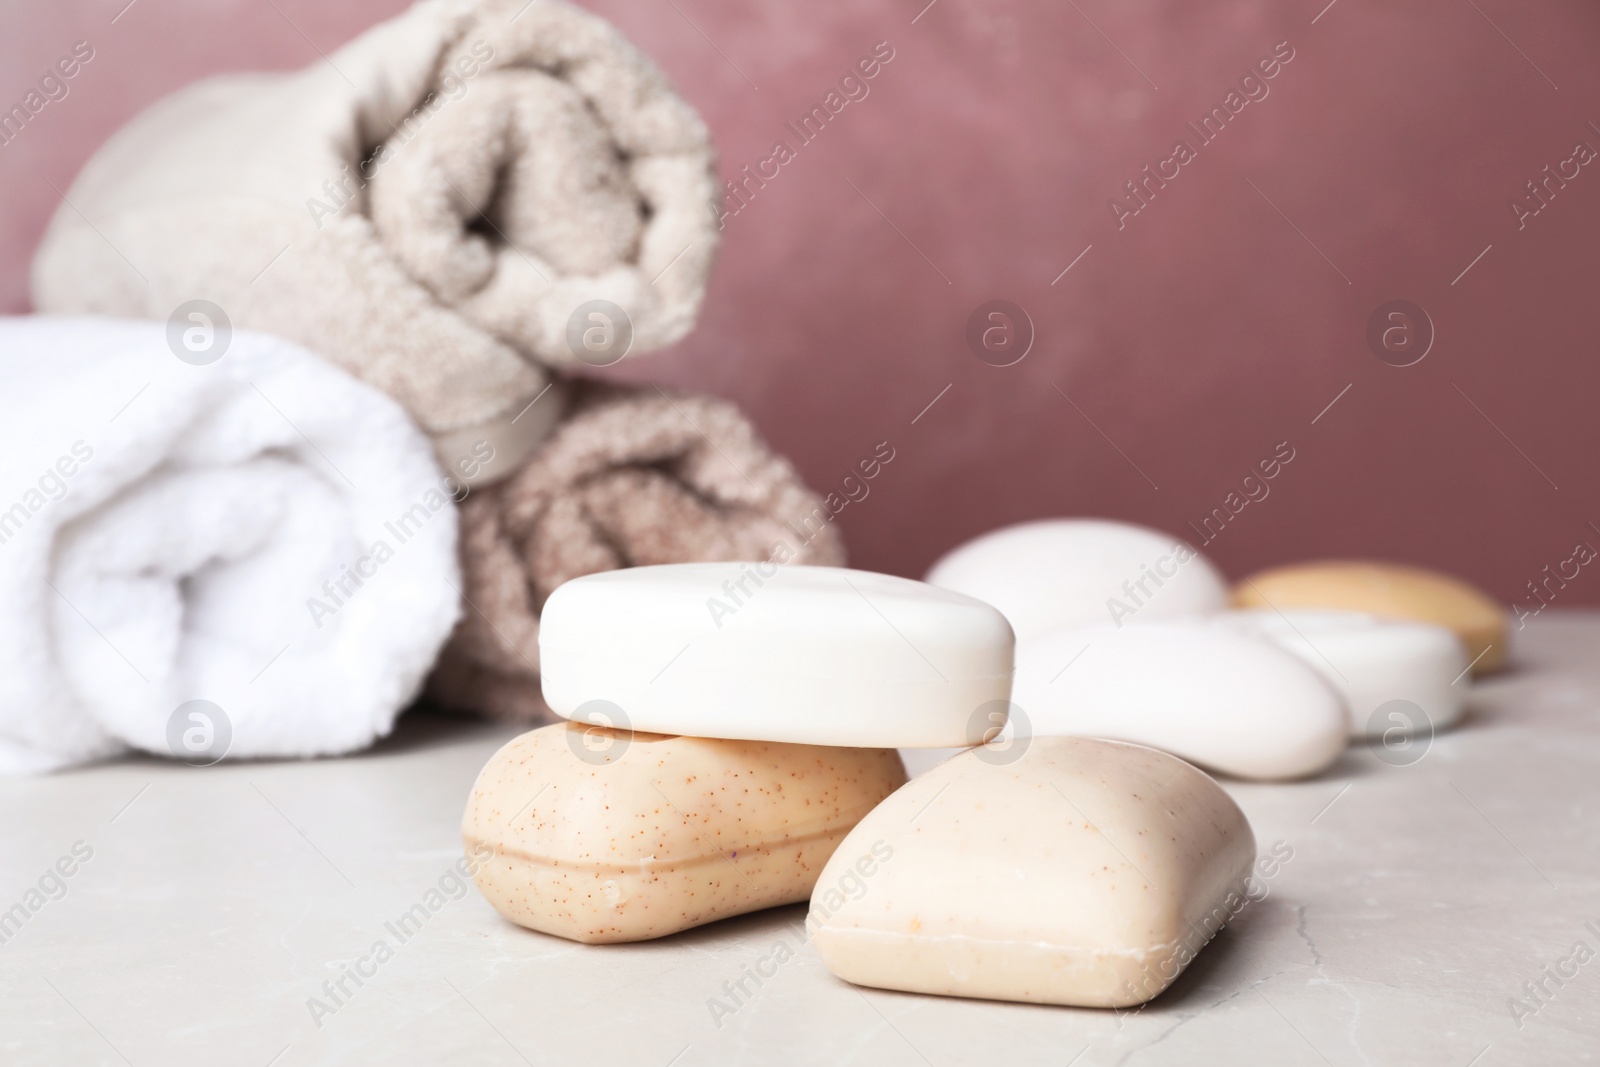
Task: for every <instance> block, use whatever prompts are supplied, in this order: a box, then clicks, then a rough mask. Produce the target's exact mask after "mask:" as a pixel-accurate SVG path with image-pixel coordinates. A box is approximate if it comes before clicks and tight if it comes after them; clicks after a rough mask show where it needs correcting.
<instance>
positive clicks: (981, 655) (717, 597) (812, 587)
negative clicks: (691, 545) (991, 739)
mask: <svg viewBox="0 0 1600 1067" xmlns="http://www.w3.org/2000/svg"><path fill="white" fill-rule="evenodd" d="M1013 645H1014V639H1013V637H1012V634H1011V627H1010V626H1008V625H1007V624H1006V620H1005V618H1004V617H1003V616H1002V615H1001V614H1000V613H999V612H998V611H996V610H995V609H994V608H992V607H990V606H989V605H988V604H984V603H982V602H980V601H977V600H974V599H972V598H971V597H968V596H963V595H961V594H960V593H952V592H949V591H948V590H944V589H936V588H934V587H933V586H931V585H925V584H923V583H922V582H915V581H911V580H909V579H906V578H895V577H891V576H889V575H886V574H873V573H870V572H867V571H855V570H846V569H844V568H842V567H803V566H792V565H780V564H777V563H772V562H765V563H682V564H669V565H664V566H658V567H634V568H630V569H627V570H619V571H608V572H605V573H602V574H591V575H587V576H585V577H582V578H576V579H574V580H572V581H570V582H567V583H565V584H564V585H562V586H560V587H559V588H557V589H556V591H555V592H554V593H552V594H551V595H550V597H549V599H548V600H547V601H546V602H545V605H544V611H543V614H542V617H541V620H540V628H539V657H540V674H541V676H542V684H543V687H544V698H545V701H546V703H548V704H549V705H550V707H551V709H552V710H553V711H555V713H556V714H558V715H561V716H563V717H565V718H569V719H577V720H580V721H584V722H599V723H603V724H605V725H616V726H624V727H627V728H630V729H634V730H649V731H655V732H659V733H668V734H690V735H694V736H697V737H725V738H742V739H746V740H754V741H783V742H790V743H794V744H813V745H850V746H858V747H862V748H896V747H906V748H931V747H939V746H945V745H967V744H973V743H975V742H977V741H980V740H982V738H983V730H984V729H985V728H988V727H989V726H990V725H991V721H990V720H989V719H988V718H987V717H986V713H985V712H984V710H983V709H985V708H988V707H993V706H998V707H1000V708H1004V707H1005V701H1006V699H1007V697H1008V696H1009V695H1010V692H1011V670H1012V649H1013ZM1002 721H1003V716H1002ZM974 724H977V725H976V726H975V725H974Z"/></svg>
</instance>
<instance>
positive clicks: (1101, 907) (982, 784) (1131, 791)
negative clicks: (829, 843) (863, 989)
mask: <svg viewBox="0 0 1600 1067" xmlns="http://www.w3.org/2000/svg"><path fill="white" fill-rule="evenodd" d="M1019 751H1020V753H1021V754H1020V756H1018V755H1017V753H1018V752H1019ZM862 857H869V859H870V862H864V861H863V860H862ZM1254 861H1255V837H1254V835H1253V834H1252V833H1251V831H1250V824H1249V823H1248V822H1247V821H1246V820H1245V817H1244V813H1243V812H1241V811H1240V810H1239V808H1238V806H1237V805H1236V804H1234V802H1233V800H1232V799H1231V798H1230V797H1229V796H1228V795H1227V794H1226V793H1225V792H1223V791H1222V789H1221V787H1219V786H1218V785H1217V784H1216V783H1215V782H1213V781H1212V780H1211V779H1210V778H1208V777H1207V776H1206V775H1205V774H1204V773H1202V772H1201V771H1199V770H1197V769H1195V768H1194V767H1192V766H1190V765H1189V764H1187V763H1185V762H1183V761H1182V760H1180V759H1178V758H1176V757H1175V756H1169V755H1167V754H1166V753H1164V752H1157V751H1155V750H1154V749H1149V748H1144V747H1142V746H1140V745H1130V744H1124V743H1121V742H1117V741H1095V740H1089V739H1087V738H1076V737H1035V738H1032V739H1031V741H1029V742H1028V743H1027V745H1026V747H1025V748H1023V746H1020V745H1017V744H1012V745H1008V746H1005V747H994V746H981V747H979V748H976V749H973V750H971V751H968V752H964V753H962V754H960V755H958V756H954V757H952V758H951V759H949V760H947V761H945V762H944V763H942V764H940V765H939V766H937V767H935V768H934V769H932V770H930V771H928V772H927V773H925V774H923V775H921V776H920V777H918V778H917V779H915V780H914V781H912V782H911V783H910V784H909V785H907V786H905V787H904V788H902V789H901V790H899V791H898V792H896V793H895V794H894V795H893V796H892V797H890V798H889V799H888V800H886V801H884V802H883V803H882V804H880V805H879V806H878V807H877V809H876V810H874V811H873V812H872V814H871V815H869V816H867V817H866V818H865V819H863V820H861V822H860V823H859V824H858V825H857V826H856V828H855V829H854V830H852V831H851V832H850V834H849V836H848V837H846V838H845V840H844V841H843V843H841V844H840V846H839V849H838V851H837V852H836V853H835V854H834V857H833V859H832V860H830V861H829V863H828V865H827V867H825V868H824V869H823V871H822V876H821V878H820V879H819V880H818V882H817V888H816V890H815V892H814V893H813V894H812V897H811V912H810V914H809V916H808V917H807V919H806V926H807V928H808V929H809V930H810V931H811V941H812V944H813V945H815V946H816V949H817V952H818V953H819V954H821V956H822V959H823V961H824V962H825V963H826V964H827V965H828V969H829V970H831V971H833V973H834V974H836V975H838V976H839V977H841V978H844V979H846V980H847V981H850V982H854V983H856V984H858V985H866V986H877V987H879V988H882V989H900V990H906V991H908V992H913V993H939V994H945V995H948V996H961V997H981V998H985V999H990V1000H1016V1001H1027V1002H1032V1003H1036V1004H1070V1005H1077V1006H1081V1007H1099V1008H1110V1007H1125V1006H1128V1005H1132V1004H1139V1003H1142V1002H1144V1001H1146V1000H1149V999H1150V998H1152V997H1154V996H1156V995H1157V994H1159V993H1160V992H1161V991H1162V990H1164V989H1166V988H1167V987H1168V986H1169V985H1171V984H1172V981H1173V979H1175V978H1176V977H1177V976H1178V975H1179V974H1180V973H1181V972H1182V971H1183V969H1184V967H1186V966H1188V964H1189V962H1190V961H1191V960H1193V959H1194V957H1195V955H1196V954H1197V953H1198V952H1200V951H1201V949H1203V948H1204V947H1205V945H1206V943H1207V941H1208V940H1209V939H1210V938H1211V936H1212V935H1213V934H1215V933H1216V931H1217V930H1218V929H1220V928H1221V927H1222V926H1224V925H1226V923H1227V922H1228V921H1229V919H1230V918H1231V917H1232V916H1233V915H1234V914H1236V913H1237V911H1238V910H1239V909H1240V908H1242V907H1243V904H1244V899H1245V898H1244V892H1245V883H1246V879H1247V878H1248V876H1249V873H1250V866H1251V864H1252V863H1253V862H1254Z"/></svg>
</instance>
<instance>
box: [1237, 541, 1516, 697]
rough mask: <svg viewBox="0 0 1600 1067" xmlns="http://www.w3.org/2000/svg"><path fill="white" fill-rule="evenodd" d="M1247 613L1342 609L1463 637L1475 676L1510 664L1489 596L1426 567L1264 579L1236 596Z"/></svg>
mask: <svg viewBox="0 0 1600 1067" xmlns="http://www.w3.org/2000/svg"><path fill="white" fill-rule="evenodd" d="M1233 603H1234V606H1235V607H1240V608H1278V609H1280V610H1283V611H1287V610H1288V609H1289V608H1335V609H1338V610H1342V611H1364V612H1368V613H1369V614H1372V615H1381V616H1383V617H1384V618H1390V619H1413V620H1415V621H1417V622H1430V623H1434V624H1436V625H1439V626H1443V627H1446V628H1447V629H1450V630H1453V631H1455V634H1456V636H1457V637H1459V638H1461V643H1462V644H1463V645H1465V646H1466V649H1467V658H1468V659H1469V660H1470V661H1471V662H1472V673H1473V674H1483V673H1485V672H1487V671H1492V670H1497V669H1498V668H1501V667H1504V666H1505V665H1506V663H1507V659H1508V657H1507V653H1508V651H1509V650H1508V649H1507V647H1506V612H1505V609H1504V608H1502V607H1501V606H1500V605H1499V604H1496V603H1495V602H1494V601H1493V600H1491V599H1490V598H1489V596H1488V594H1487V593H1484V592H1483V591H1482V590H1480V589H1477V588H1476V587H1474V586H1471V585H1468V584H1467V583H1466V582H1463V581H1461V580H1460V579H1458V578H1452V577H1450V576H1449V575H1447V574H1440V573H1438V572H1437V571H1430V570H1425V569H1423V568H1421V567H1403V566H1400V565H1398V564H1392V563H1362V562H1357V561H1354V560H1329V561H1325V562H1320V563H1301V564H1297V565H1294V566H1288V567H1277V568H1274V569H1272V570H1267V571H1262V572H1261V573H1259V574H1256V575H1252V576H1251V577H1249V578H1246V579H1245V580H1244V581H1242V582H1240V583H1239V584H1238V585H1237V586H1235V587H1234V590H1233Z"/></svg>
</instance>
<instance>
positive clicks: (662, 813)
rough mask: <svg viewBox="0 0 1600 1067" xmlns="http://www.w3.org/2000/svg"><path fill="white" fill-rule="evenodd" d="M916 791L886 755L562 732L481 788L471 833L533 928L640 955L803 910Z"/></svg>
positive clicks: (534, 744)
mask: <svg viewBox="0 0 1600 1067" xmlns="http://www.w3.org/2000/svg"><path fill="white" fill-rule="evenodd" d="M905 780H906V776H905V770H904V768H902V767H901V765H900V758H899V757H898V756H897V755H896V754H895V753H894V752H892V751H884V750H881V749H867V748H854V749H833V748H819V747H815V746H811V745H784V744H772V743H768V742H759V741H714V740H708V739H705V738H696V737H664V736H661V735H659V734H643V733H628V732H625V731H619V730H609V729H605V728H601V727H588V728H585V727H582V726H579V725H577V724H575V723H557V724H555V725H554V726H546V727H544V728H542V729H538V730H534V731H532V732H531V733H526V734H523V735H522V736H520V737H517V738H515V739H514V740H512V741H510V742H509V743H507V744H506V745H505V746H504V747H503V748H501V749H500V751H498V752H496V753H495V754H494V756H493V757H492V758H491V759H490V760H489V762H488V764H487V765H486V766H485V767H484V768H483V770H482V771H481V772H480V773H479V775H478V781H477V783H476V784H475V785H474V786H473V787H472V795H471V797H470V799H469V800H468V801H467V810H466V813H465V815H464V816H463V817H462V822H461V837H462V842H463V844H464V845H465V846H466V851H467V855H469V856H481V855H483V854H485V852H492V854H493V857H492V858H491V859H489V860H488V861H487V862H482V863H480V864H479V865H478V867H477V871H476V873H475V874H474V876H473V877H474V880H475V881H476V882H477V884H478V889H479V890H480V891H481V892H482V893H483V895H484V898H485V899H487V900H488V901H489V903H490V904H492V905H493V906H494V908H495V910H497V911H498V912H500V914H501V915H504V916H505V917H506V918H507V919H510V920H511V921H512V922H514V923H517V924H519V925H521V926H526V927H529V928H531V929H534V930H540V931H543V932H544V933H547V934H555V935H557V936H559V937H565V938H570V939H572V940H574V941H584V942H589V943H599V942H610V941H642V940H645V939H647V938H652V937H661V936H663V935H666V934H671V933H676V932H678V931H679V930H686V929H688V928H689V927H692V926H699V925H700V924H702V923H708V922H711V921H713V920H715V919H722V918H726V917H728V916H730V915H740V914H743V913H744V912H747V911H756V910H758V909H760V908H769V907H773V906H775V905H778V904H792V903H795V902H797V901H802V900H805V899H806V898H807V897H808V896H809V895H810V893H811V888H812V885H813V884H814V883H815V881H816V878H817V873H818V871H820V870H821V868H822V865H823V864H824V863H825V862H827V860H828V857H829V856H831V855H832V854H833V850H834V848H835V846H837V845H838V844H839V842H840V840H841V839H843V837H844V836H845V834H846V833H848V832H849V830H850V828H851V827H853V826H854V825H855V824H856V822H857V821H858V820H859V819H860V818H861V817H862V816H863V815H865V814H866V813H867V812H869V811H871V810H872V808H873V806H874V805H876V804H877V803H878V802H879V801H881V800H882V799H883V798H884V797H886V796H888V795H889V794H890V793H892V792H893V791H894V790H895V789H896V788H898V787H899V786H900V785H901V784H902V783H904V782H905Z"/></svg>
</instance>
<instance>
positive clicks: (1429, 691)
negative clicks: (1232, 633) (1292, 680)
mask: <svg viewBox="0 0 1600 1067" xmlns="http://www.w3.org/2000/svg"><path fill="white" fill-rule="evenodd" d="M1214 621H1215V623H1216V625H1218V626H1223V627H1227V628H1229V629H1233V630H1236V631H1238V632H1240V633H1248V634H1253V635H1255V636H1258V637H1264V638H1267V639H1268V640H1270V641H1273V642H1274V643H1276V644H1277V645H1279V646H1280V647H1281V648H1283V649H1285V650H1287V651H1289V652H1292V653H1294V654H1295V655H1296V656H1298V657H1299V658H1300V659H1301V660H1303V661H1304V662H1305V663H1306V665H1307V666H1309V667H1311V668H1312V669H1313V670H1315V671H1316V672H1317V673H1318V674H1320V675H1322V677H1323V678H1324V679H1325V680H1326V681H1327V682H1328V684H1329V685H1331V686H1333V688H1334V689H1335V690H1337V691H1338V692H1339V693H1340V694H1342V695H1343V696H1344V700H1345V708H1346V710H1347V711H1348V712H1349V716H1350V736H1352V737H1364V738H1381V737H1384V736H1386V735H1387V734H1389V733H1390V732H1391V731H1393V730H1394V729H1396V728H1397V727H1399V728H1402V729H1411V730H1423V731H1426V730H1429V729H1430V728H1431V729H1432V730H1442V729H1444V728H1446V727H1448V726H1451V725H1453V724H1454V723H1455V721H1456V720H1457V719H1459V718H1461V709H1462V705H1463V703H1464V702H1465V700H1466V690H1467V686H1468V685H1469V684H1470V679H1468V678H1467V677H1466V673H1467V649H1466V646H1465V645H1463V644H1462V643H1461V639H1460V638H1458V637H1457V636H1456V635H1455V633H1453V632H1452V631H1450V630H1448V629H1446V628H1445V627H1443V626H1436V625H1433V624H1431V623H1425V622H1413V621H1410V620H1406V619H1381V618H1379V617H1378V616H1376V615H1366V614H1363V613H1361V612H1357V611H1317V610H1314V609H1299V610H1297V609H1294V608H1289V609H1287V610H1285V611H1282V612H1279V611H1274V610H1272V609H1270V608H1265V609H1262V610H1259V611H1226V612H1223V613H1222V614H1220V615H1218V616H1216V617H1215V620H1214ZM1395 701H1402V702H1405V703H1409V704H1412V705H1415V707H1416V708H1420V709H1421V712H1422V718H1421V719H1420V720H1419V721H1411V720H1414V719H1419V717H1418V716H1417V714H1416V712H1415V711H1413V710H1411V709H1409V708H1407V707H1405V706H1404V705H1403V704H1400V705H1397V704H1395V703H1394V702H1395ZM1396 716H1398V717H1399V718H1396ZM1402 720H1405V721H1403V722H1402Z"/></svg>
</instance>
